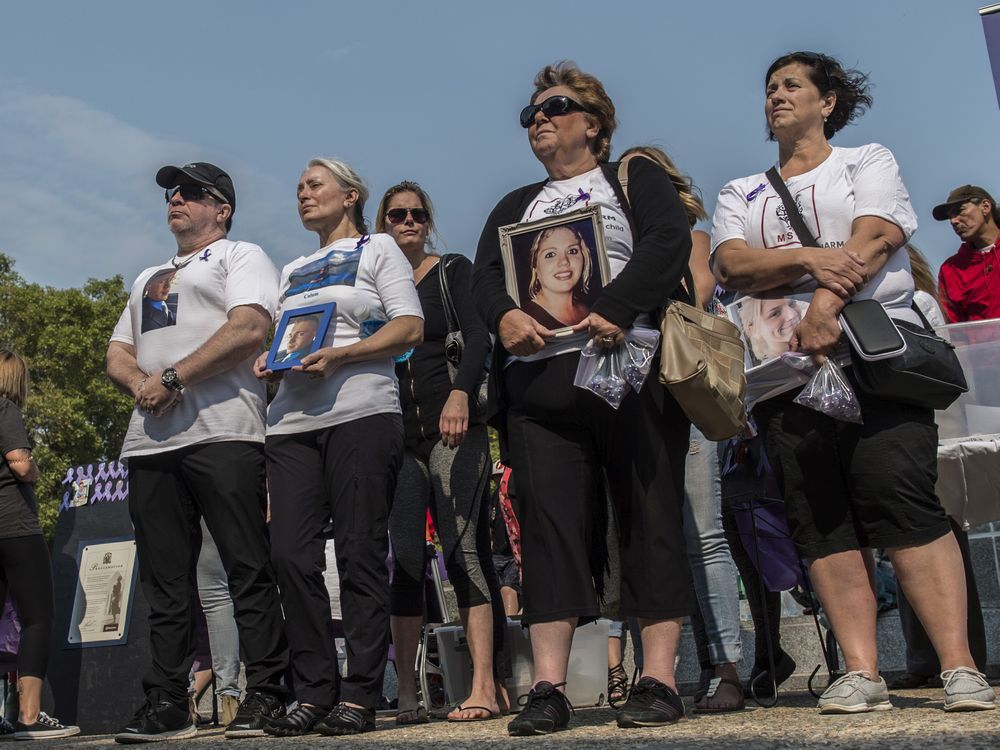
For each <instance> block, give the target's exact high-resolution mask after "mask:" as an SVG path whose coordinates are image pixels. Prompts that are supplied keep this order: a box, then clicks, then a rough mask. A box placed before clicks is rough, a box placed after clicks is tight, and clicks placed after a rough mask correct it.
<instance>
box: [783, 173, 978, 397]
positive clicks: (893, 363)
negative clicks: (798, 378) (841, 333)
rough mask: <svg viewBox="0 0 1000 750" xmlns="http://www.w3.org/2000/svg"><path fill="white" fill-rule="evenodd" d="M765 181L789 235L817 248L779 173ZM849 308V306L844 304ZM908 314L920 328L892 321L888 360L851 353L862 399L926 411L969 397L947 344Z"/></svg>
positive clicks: (953, 353)
mask: <svg viewBox="0 0 1000 750" xmlns="http://www.w3.org/2000/svg"><path fill="white" fill-rule="evenodd" d="M767 179H768V181H769V182H770V183H771V185H772V186H773V187H774V189H775V190H776V191H777V192H778V195H779V196H781V202H782V203H783V204H784V206H785V212H786V213H787V214H788V220H789V222H790V223H791V225H792V229H794V230H795V233H796V234H797V235H798V236H799V241H800V242H802V243H803V245H804V246H805V247H816V246H817V242H816V238H815V237H814V236H813V233H812V232H810V231H809V228H808V227H807V226H806V223H805V221H804V220H803V219H802V214H801V213H800V212H799V208H798V206H797V205H796V204H795V201H794V200H792V196H791V194H790V193H789V192H788V187H787V186H786V185H785V181H784V180H782V179H781V175H780V174H778V170H777V169H776V168H774V167H771V168H770V169H769V170H767ZM848 304H851V303H848ZM912 308H913V310H914V311H915V312H916V313H917V315H919V316H920V320H921V321H923V324H924V325H923V326H918V325H915V324H913V323H908V322H907V321H905V320H893V323H895V324H896V329H897V330H898V331H899V335H900V336H901V337H902V338H903V341H905V342H906V349H905V351H903V352H902V353H900V354H897V355H896V356H894V357H889V358H887V359H879V360H875V361H867V360H865V359H863V358H862V357H861V356H860V354H859V353H858V351H857V350H856V349H855V348H854V347H853V346H852V347H851V364H852V365H853V367H854V379H855V380H856V381H857V383H858V388H860V389H861V392H862V393H865V394H867V395H869V396H874V397H876V398H881V399H885V400H886V401H895V402H897V403H901V404H909V405H911V406H921V407H924V408H930V409H939V410H940V409H947V408H948V407H949V406H951V405H952V403H954V401H955V399H957V398H958V397H959V396H961V395H962V394H963V393H966V392H968V390H969V384H968V382H967V381H966V379H965V372H964V371H963V370H962V363H961V362H960V361H959V359H958V355H957V354H955V347H954V345H953V344H952V343H951V342H950V341H945V340H944V339H943V338H941V337H940V336H938V335H937V334H936V333H934V331H933V329H932V328H931V325H930V323H928V322H927V319H926V318H925V317H924V315H923V313H922V312H920V309H919V308H918V307H917V306H916V305H912Z"/></svg>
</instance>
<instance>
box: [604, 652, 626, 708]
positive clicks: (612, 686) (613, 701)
mask: <svg viewBox="0 0 1000 750" xmlns="http://www.w3.org/2000/svg"><path fill="white" fill-rule="evenodd" d="M628 688H629V684H628V674H627V673H626V672H625V667H623V666H622V663H621V662H618V663H617V664H616V665H615V666H613V667H611V668H610V669H609V670H608V705H609V706H611V707H612V708H618V704H619V703H621V702H622V701H624V700H625V699H626V698H628Z"/></svg>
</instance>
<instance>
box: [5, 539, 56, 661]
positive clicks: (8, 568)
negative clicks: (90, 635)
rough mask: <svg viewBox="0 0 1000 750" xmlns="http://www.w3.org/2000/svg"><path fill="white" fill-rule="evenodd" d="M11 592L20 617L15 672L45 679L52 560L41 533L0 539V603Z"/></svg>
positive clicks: (49, 633)
mask: <svg viewBox="0 0 1000 750" xmlns="http://www.w3.org/2000/svg"><path fill="white" fill-rule="evenodd" d="M8 592H10V596H11V599H13V601H14V608H15V609H16V610H17V616H18V618H19V619H20V621H21V646H20V648H18V650H17V673H18V675H20V676H21V677H38V678H39V679H45V667H46V666H47V665H48V661H49V637H50V636H51V635H52V619H53V610H54V605H53V603H52V601H53V598H52V563H51V561H50V560H49V548H48V547H47V546H46V545H45V539H44V538H43V537H42V535H41V534H33V535H31V536H18V537H14V538H12V539H0V605H2V603H3V601H4V599H6V598H7V593H8Z"/></svg>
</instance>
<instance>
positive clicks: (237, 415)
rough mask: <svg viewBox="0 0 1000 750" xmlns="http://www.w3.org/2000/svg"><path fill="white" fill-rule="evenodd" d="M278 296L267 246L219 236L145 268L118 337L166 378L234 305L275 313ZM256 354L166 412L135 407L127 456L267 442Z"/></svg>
mask: <svg viewBox="0 0 1000 750" xmlns="http://www.w3.org/2000/svg"><path fill="white" fill-rule="evenodd" d="M277 303H278V270H277V269H276V268H275V267H274V264H273V263H271V261H270V259H268V257H267V255H265V253H264V251H263V250H262V249H261V248H260V247H258V246H257V245H253V244H250V243H248V242H235V241H232V240H228V239H222V240H217V241H216V242H213V243H212V244H211V245H209V246H208V247H206V248H205V249H204V250H202V251H200V252H198V253H194V254H192V255H189V256H186V257H185V258H184V259H182V260H181V261H179V262H178V264H177V266H175V265H174V261H168V262H167V263H163V264H161V265H158V266H153V267H151V268H147V269H146V270H145V271H143V272H142V273H140V274H139V277H138V278H137V279H136V280H135V283H134V284H133V285H132V291H131V293H130V294H129V301H128V305H127V306H126V307H125V310H124V311H123V312H122V314H121V317H120V318H119V319H118V324H117V325H116V326H115V330H114V333H113V334H112V336H111V341H118V342H121V343H123V344H128V345H130V346H132V347H134V348H135V353H136V360H137V363H138V366H139V369H141V370H142V371H143V372H146V373H149V377H150V378H151V379H159V377H160V374H161V373H162V372H163V370H164V369H165V368H167V367H172V366H174V365H176V364H177V363H178V362H180V361H181V360H182V359H184V358H185V357H187V356H188V355H189V354H191V353H192V352H194V351H195V350H197V349H198V348H200V347H201V346H202V345H203V344H204V343H205V342H206V341H208V340H209V339H210V338H211V337H212V336H213V335H214V334H215V332H216V331H218V330H219V328H221V327H222V325H223V324H224V323H226V322H227V320H228V317H227V316H228V313H229V311H230V310H232V309H233V308H235V307H239V306H241V305H258V306H260V307H261V308H263V309H264V310H265V311H266V312H267V313H268V315H273V314H274V309H275V308H276V307H277ZM255 356H256V355H255ZM255 356H252V357H250V358H249V359H247V360H246V361H245V362H241V363H240V364H239V365H237V366H236V367H233V368H231V369H229V370H226V371H225V372H221V373H219V374H218V375H213V376H212V377H210V378H207V379H205V380H202V381H200V382H198V383H194V384H193V385H190V386H186V387H185V388H184V394H183V396H182V397H181V399H180V400H179V401H178V402H177V404H176V406H174V407H172V408H171V409H170V410H169V411H167V412H166V413H165V414H164V415H163V416H159V417H153V416H150V415H149V414H146V413H145V412H142V411H140V410H139V408H138V407H136V409H135V410H134V411H133V412H132V418H131V420H130V421H129V426H128V430H127V431H126V433H125V443H124V445H123V446H122V454H121V455H122V458H127V457H129V456H142V455H147V454H152V453H159V452H161V451H168V450H176V449H178V448H183V447H186V446H189V445H195V444H198V443H215V442H223V441H230V440H241V441H250V442H258V443H259V442H262V441H263V440H264V405H265V391H264V386H263V384H262V383H261V381H259V380H258V379H257V378H255V377H254V375H253V370H252V365H253V361H254V359H255Z"/></svg>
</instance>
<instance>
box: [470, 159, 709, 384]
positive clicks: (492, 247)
mask: <svg viewBox="0 0 1000 750" xmlns="http://www.w3.org/2000/svg"><path fill="white" fill-rule="evenodd" d="M601 171H603V172H604V176H605V177H606V178H607V180H608V182H609V183H610V184H611V187H612V188H613V189H614V191H615V195H617V196H618V202H619V203H620V204H621V206H622V209H623V211H624V213H625V216H626V218H628V220H629V225H630V226H631V227H632V257H631V258H630V259H629V261H628V263H626V264H625V267H624V268H623V269H622V271H621V273H619V274H618V275H617V276H616V277H615V278H614V279H612V280H611V283H610V284H608V285H607V286H606V287H604V289H602V290H601V294H600V296H599V297H598V298H597V300H595V302H594V304H593V305H591V311H592V312H595V313H597V314H598V315H601V316H602V317H604V318H606V319H607V320H609V321H611V322H612V323H614V324H615V325H617V326H618V327H619V328H623V329H627V328H629V327H631V325H632V324H633V323H634V322H635V319H636V318H637V317H638V316H639V315H641V314H643V313H654V312H656V311H657V310H659V309H660V308H662V307H663V305H664V304H666V301H667V299H669V298H670V297H671V295H672V294H673V293H674V292H675V290H676V289H677V287H678V286H679V285H680V282H681V279H682V278H683V276H684V273H685V270H686V269H687V266H688V261H689V259H690V256H691V227H690V225H689V224H688V217H687V212H686V211H685V210H684V205H683V204H682V203H681V199H680V196H678V194H677V190H676V188H675V187H674V185H673V183H672V182H671V181H670V178H669V177H668V176H667V173H666V172H665V171H663V169H661V168H660V167H659V166H658V165H656V164H655V163H653V162H652V161H650V160H649V159H630V160H629V162H628V178H629V198H631V200H627V199H626V197H625V193H624V192H623V191H622V187H621V183H619V182H618V164H617V162H613V163H604V164H601ZM544 186H545V182H544V181H543V182H536V183H534V184H531V185H526V186H524V187H522V188H519V189H517V190H514V191H513V192H511V193H508V194H507V195H506V196H504V198H503V199H502V200H501V201H500V202H499V203H498V204H497V205H496V207H495V208H494V209H493V212H492V213H491V214H490V217H489V219H487V220H486V226H485V227H484V228H483V233H482V235H481V236H480V238H479V246H478V248H477V250H476V261H475V267H474V271H473V276H472V296H473V299H474V300H475V302H476V304H477V305H478V307H479V312H480V313H481V314H482V317H483V320H484V321H486V325H487V326H489V328H490V330H491V331H492V332H493V333H497V328H498V326H499V323H500V318H501V316H503V314H504V313H505V312H507V311H508V310H513V309H516V308H517V305H515V304H514V300H513V299H511V297H510V295H509V294H507V287H506V285H505V283H504V269H503V260H502V259H501V256H500V235H499V233H498V231H497V230H498V229H499V228H500V227H502V226H504V225H505V224H514V223H516V222H519V221H520V220H521V217H522V216H523V215H524V212H525V211H526V210H527V208H528V205H529V204H530V203H531V201H533V200H534V199H535V198H536V197H537V196H538V194H539V193H540V192H541V190H542V188H543V187H544ZM494 352H495V353H496V354H497V355H498V359H497V360H495V361H494V369H493V372H494V373H497V372H498V369H497V365H501V364H502V362H501V361H498V360H499V359H502V358H503V355H504V354H505V350H504V349H503V343H502V342H501V341H500V340H499V339H497V345H496V346H495V347H494Z"/></svg>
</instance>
